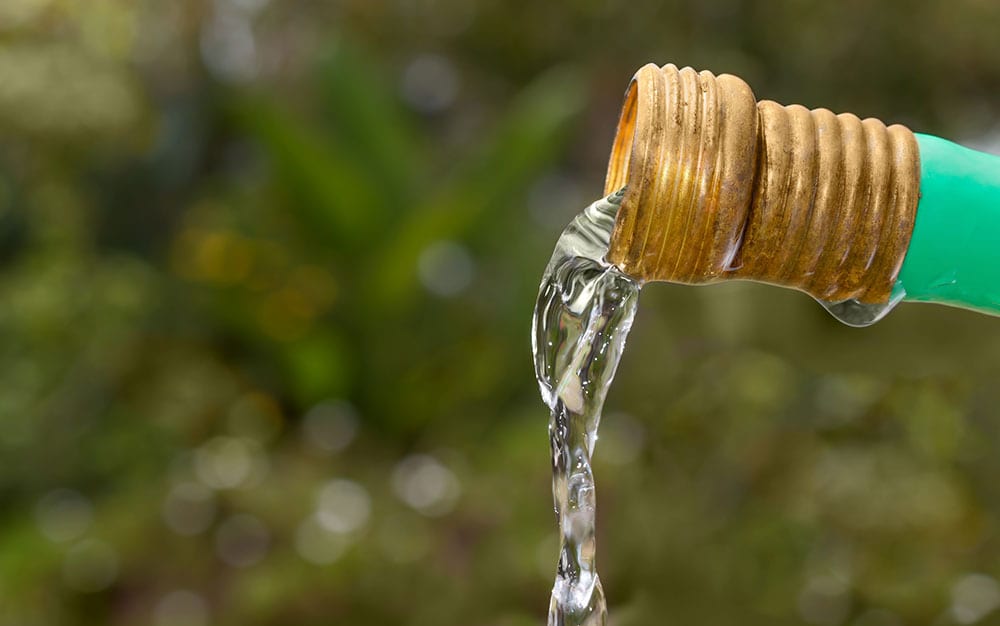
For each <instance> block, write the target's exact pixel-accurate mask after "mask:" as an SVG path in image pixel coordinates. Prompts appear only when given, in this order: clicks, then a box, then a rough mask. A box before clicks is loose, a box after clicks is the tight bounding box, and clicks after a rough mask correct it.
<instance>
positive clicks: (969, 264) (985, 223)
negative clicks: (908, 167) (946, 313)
mask: <svg viewBox="0 0 1000 626" xmlns="http://www.w3.org/2000/svg"><path fill="white" fill-rule="evenodd" d="M917 142H918V143H919V145H920V168H921V175H920V202H919V204H918V205H917V218H916V224H915V226H914V228H913V236H912V237H911V239H910V246H909V248H908V250H907V252H906V257H905V259H904V261H903V267H902V269H901V270H900V272H899V278H898V282H897V284H896V287H897V289H899V290H902V291H903V292H904V293H905V295H904V296H903V300H904V301H906V300H908V301H916V302H937V303H940V304H948V305H952V306H958V307H962V308H969V309H976V310H980V311H984V312H987V313H992V314H994V315H1000V157H997V156H993V155H989V154H984V153H982V152H977V151H975V150H970V149H968V148H964V147H962V146H960V145H958V144H955V143H952V142H950V141H946V140H944V139H941V138H940V137H933V136H931V135H921V134H917Z"/></svg>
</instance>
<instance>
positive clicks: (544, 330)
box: [531, 190, 641, 626]
mask: <svg viewBox="0 0 1000 626" xmlns="http://www.w3.org/2000/svg"><path fill="white" fill-rule="evenodd" d="M623 191H624V190H622V191H619V192H618V193H616V194H613V195H611V196H609V197H608V198H605V199H603V200H599V201H597V202H595V203H594V204H592V205H590V206H589V207H587V208H586V209H585V210H584V211H583V213H581V214H580V215H578V216H577V217H576V218H574V219H573V221H572V222H570V224H569V226H567V227H566V230H565V231H563V233H562V236H561V237H560V238H559V241H558V242H557V243H556V248H555V251H554V252H553V254H552V259H551V260H550V261H549V264H548V266H547V267H546V268H545V273H544V274H543V275H542V283H541V286H540V287H539V291H538V300H537V302H536V303H535V313H534V318H533V320H532V333H531V338H532V350H533V353H534V357H535V376H536V377H537V379H538V386H539V389H540V390H541V393H542V399H543V400H544V401H545V403H546V404H547V405H548V407H549V410H550V412H551V417H550V420H549V443H550V445H551V450H552V495H553V500H554V501H555V513H556V518H557V520H558V522H559V533H560V550H559V561H558V565H557V568H556V580H555V585H554V586H553V588H552V599H551V601H550V603H549V618H548V624H549V626H599V625H600V626H603V625H604V624H606V622H607V603H606V602H605V598H604V590H603V589H602V588H601V581H600V578H599V577H598V575H597V569H596V562H595V557H596V553H597V550H596V541H595V533H594V522H595V513H596V499H595V494H594V475H593V471H592V470H591V466H590V459H591V455H592V454H593V452H594V444H595V443H596V442H597V427H598V424H599V423H600V419H601V407H602V406H603V405H604V398H605V396H606V395H607V391H608V387H609V386H610V385H611V380H612V379H613V378H614V375H615V370H616V369H617V367H618V361H619V359H620V358H621V353H622V349H623V348H624V347H625V338H626V337H627V335H628V332H629V329H630V328H631V326H632V320H633V318H634V317H635V311H636V306H637V304H638V300H639V289H640V287H641V285H640V283H639V282H637V281H635V280H633V279H632V278H630V277H628V276H626V275H625V274H623V273H621V272H620V271H619V270H618V269H617V268H615V267H614V266H612V265H610V264H608V263H607V262H605V261H604V255H605V254H606V253H607V251H608V242H609V240H610V238H611V230H612V228H613V227H614V222H615V215H616V213H617V212H618V207H619V205H620V204H621V198H622V194H623Z"/></svg>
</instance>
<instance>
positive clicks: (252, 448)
mask: <svg viewBox="0 0 1000 626" xmlns="http://www.w3.org/2000/svg"><path fill="white" fill-rule="evenodd" d="M266 465H267V460H266V457H265V456H264V454H263V452H262V451H261V448H260V444H258V443H257V442H256V441H252V440H250V439H242V438H239V437H216V438H215V439H212V440H210V441H208V442H207V443H206V444H204V445H203V446H201V447H200V448H198V450H197V451H196V452H195V456H194V470H195V474H196V475H197V476H198V480H200V481H201V482H202V483H204V484H205V485H207V486H209V487H211V488H212V489H234V488H236V487H239V486H242V485H248V484H254V483H256V482H258V481H259V480H260V479H261V478H263V475H264V473H266V471H267V467H266Z"/></svg>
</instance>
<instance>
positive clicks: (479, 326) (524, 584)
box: [0, 0, 1000, 626]
mask: <svg viewBox="0 0 1000 626" xmlns="http://www.w3.org/2000/svg"><path fill="white" fill-rule="evenodd" d="M998 33H1000V3H997V2H995V1H993V0H951V1H949V2H942V1H939V0H919V1H917V0H888V1H884V2H879V3H869V2H858V1H850V0H848V1H844V2H810V1H806V0H777V1H772V2H765V1H763V0H760V1H739V0H698V1H696V2H695V1H691V2H680V1H677V0H666V1H655V0H579V1H577V2H566V1H564V2H534V1H528V0H332V1H319V0H300V1H298V2H291V1H284V2H282V1H279V0H270V1H269V0H169V1H166V0H163V1H157V0H145V1H143V0H87V1H86V2H83V1H74V0H2V2H0V346H2V347H0V380H2V389H0V624H2V625H4V626H35V625H38V626H42V625H46V626H47V625H66V626H73V625H78V624H79V625H83V624H112V625H120V624H122V625H123V624H130V625H131V624H150V625H154V626H206V625H209V624H213V625H215V624H217V625H240V626H251V625H255V624H297V625H301V626H308V625H310V624H351V625H358V626H362V625H369V624H371V625H376V624H388V625H396V624H405V625H413V626H441V625H450V624H461V625H482V626H521V625H525V626H527V625H538V624H541V623H542V622H543V620H544V614H545V609H546V605H547V599H548V593H549V588H550V585H551V580H552V575H553V572H554V567H555V559H556V545H557V542H556V536H555V521H554V519H553V516H552V511H551V500H550V491H549V489H550V487H549V467H548V452H547V436H546V420H547V415H546V412H545V410H544V408H543V406H542V404H541V402H540V400H539V397H538V392H537V388H536V385H535V381H534V378H533V373H532V370H531V359H530V356H529V334H528V331H529V323H530V314H531V307H532V304H533V300H534V295H535V291H536V289H537V281H538V279H539V277H540V274H541V271H542V268H543V267H544V265H545V263H546V261H547V259H548V256H549V253H550V251H551V248H552V245H553V243H554V241H555V239H556V236H557V234H558V233H559V232H560V230H561V229H562V227H563V225H564V224H565V223H566V222H567V221H568V220H569V219H570V217H571V216H572V215H573V214H574V213H575V212H576V211H578V210H580V209H581V208H582V207H583V206H584V205H586V204H587V203H589V202H590V201H591V200H593V199H595V198H596V197H597V196H598V195H599V194H600V192H601V189H602V184H603V171H604V166H605V162H606V158H607V152H608V149H609V146H610V143H611V138H612V134H613V130H614V124H615V122H616V119H617V113H618V107H619V104H620V99H621V96H622V93H623V92H624V89H625V86H626V84H627V82H628V79H629V78H630V76H631V74H632V72H633V71H634V70H635V69H636V68H638V67H639V66H641V65H642V64H644V63H646V62H649V61H657V62H660V63H666V62H676V63H678V64H679V65H693V66H695V67H697V68H704V69H711V70H713V71H715V72H717V73H721V72H731V73H734V74H737V75H739V76H741V77H743V78H745V79H746V80H747V81H748V82H749V83H750V84H751V85H752V86H753V88H754V89H755V92H756V94H757V96H758V97H760V98H771V99H775V100H778V101H781V102H786V103H790V102H800V103H803V104H806V105H809V106H826V107H829V108H832V109H834V110H838V111H842V110H848V111H852V112H855V113H857V114H859V115H861V116H878V117H881V118H883V119H885V120H887V121H898V122H903V123H907V124H909V125H910V126H911V127H912V128H914V129H915V130H918V131H923V132H930V133H935V134H940V135H943V136H946V137H950V138H953V139H957V140H959V141H962V142H964V143H966V144H968V145H973V146H978V147H980V148H982V149H987V150H993V151H998V150H1000V118H998V113H1000V108H998V106H1000V105H998V100H997V94H998V93H1000V48H998V42H1000V40H998ZM998 373H1000V321H998V320H997V319H994V318H988V317H985V316H980V315H976V314H973V313H969V312H964V311H959V310H955V309H948V308H943V307H933V306H929V305H908V306H902V307H900V308H899V309H897V310H896V311H895V312H894V313H892V314H891V315H890V316H889V317H888V318H887V319H885V320H884V321H883V322H881V323H879V324H878V325H877V326H875V327H873V328H871V329H867V330H854V329H848V328H846V327H842V326H840V325H839V324H838V323H837V322H836V321H834V320H833V319H832V318H831V317H829V316H828V315H827V314H826V313H825V312H824V311H823V310H822V309H820V307H818V306H817V305H816V304H815V303H813V302H812V301H811V300H810V299H809V298H808V297H806V296H804V295H802V294H798V293H794V292H786V291H782V290H779V289H775V288H770V287H766V286H761V285H753V284H729V285H720V286H713V287H702V288H687V287H678V286H668V285H652V286H650V287H649V288H647V289H646V290H645V291H644V293H643V295H642V305H641V307H640V311H639V315H638V319H637V323H636V326H635V329H634V332H633V335H632V339H631V343H630V345H629V348H628V350H627V351H626V353H625V357H624V360H623V364H622V366H621V369H620V371H619V377H618V381H617V383H616V385H615V387H614V388H613V390H612V392H611V394H610V397H609V399H608V402H607V407H606V416H605V422H604V425H603V429H602V437H601V442H600V444H599V445H598V449H597V454H596V476H597V480H598V487H599V489H598V492H599V501H600V507H599V532H600V535H599V546H600V549H599V562H600V567H601V571H602V573H603V577H604V580H605V586H606V589H607V593H608V597H609V599H610V602H611V605H612V619H613V620H614V624H615V625H616V626H629V625H633V624H635V625H644V624H686V625H692V626H700V625H702V624H713V625H729V624H734V625H736V624H739V625H744V626H745V625H754V624H761V625H764V624H767V625H769V626H774V625H779V624H803V623H806V624H817V625H820V626H824V625H825V626H834V625H840V624H845V625H847V624H850V625H854V626H899V625H903V624H969V623H983V624H988V623H992V624H997V623H1000V612H997V611H996V609H997V608H998V606H1000V584H998V582H997V581H998V579H1000V481H998V480H997V476H998V475H1000V410H998V408H997V407H998V405H1000V385H998Z"/></svg>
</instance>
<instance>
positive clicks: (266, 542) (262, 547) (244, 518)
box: [215, 513, 271, 567]
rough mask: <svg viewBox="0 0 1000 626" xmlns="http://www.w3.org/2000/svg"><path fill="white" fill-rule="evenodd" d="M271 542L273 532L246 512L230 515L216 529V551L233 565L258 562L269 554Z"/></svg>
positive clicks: (226, 561)
mask: <svg viewBox="0 0 1000 626" xmlns="http://www.w3.org/2000/svg"><path fill="white" fill-rule="evenodd" d="M270 543H271V533H270V532H269V531H268V529H267V526H265V525H264V522H262V521H260V520H259V519H257V518H256V517H254V516H253V515H248V514H245V513H240V514H237V515H234V516H232V517H230V518H229V519H227V520H226V521H225V522H223V523H222V524H220V525H219V528H218V529H217V530H216V531H215V553H216V554H217V555H218V556H219V558H220V559H222V561H223V562H224V563H226V564H227V565H231V566H233V567H249V566H251V565H253V564H254V563H257V562H258V561H260V560H261V559H262V558H264V555H266V554H267V550H268V548H269V547H270Z"/></svg>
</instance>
